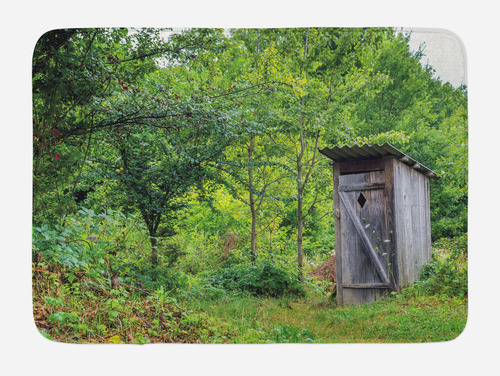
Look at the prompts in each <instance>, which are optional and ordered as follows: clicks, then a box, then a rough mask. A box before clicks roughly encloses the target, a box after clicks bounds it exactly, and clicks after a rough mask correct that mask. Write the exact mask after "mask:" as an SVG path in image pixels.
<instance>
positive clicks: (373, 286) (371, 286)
mask: <svg viewBox="0 0 500 376" xmlns="http://www.w3.org/2000/svg"><path fill="white" fill-rule="evenodd" d="M343 287H344V288H345V289H391V285H390V284H386V283H347V284H344V285H343Z"/></svg>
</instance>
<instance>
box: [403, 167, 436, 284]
mask: <svg viewBox="0 0 500 376" xmlns="http://www.w3.org/2000/svg"><path fill="white" fill-rule="evenodd" d="M429 199H430V198H429V179H428V178H426V177H425V176H424V175H422V174H421V173H419V172H418V171H416V170H414V169H412V168H410V167H408V166H407V165H405V164H404V163H401V162H399V161H397V160H395V163H394V227H395V240H396V245H397V250H396V257H397V269H398V275H399V278H398V279H399V286H400V287H404V286H407V285H408V284H409V283H412V282H414V281H415V280H416V279H418V278H419V277H420V271H421V269H422V265H423V264H425V263H427V262H430V261H431V232H430V208H429Z"/></svg>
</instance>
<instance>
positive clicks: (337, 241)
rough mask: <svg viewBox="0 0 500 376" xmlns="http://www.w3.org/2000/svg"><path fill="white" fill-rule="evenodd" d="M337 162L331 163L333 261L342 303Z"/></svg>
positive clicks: (338, 174) (339, 299) (338, 292)
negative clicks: (333, 232) (333, 227)
mask: <svg viewBox="0 0 500 376" xmlns="http://www.w3.org/2000/svg"><path fill="white" fill-rule="evenodd" d="M339 166H340V165H339V163H335V164H334V165H333V192H334V194H333V206H334V210H335V215H334V226H335V262H336V264H337V265H336V267H337V269H336V272H337V302H338V303H339V304H340V305H342V304H343V297H344V294H343V289H342V281H343V279H342V224H341V220H340V198H339V194H338V187H339V185H340V184H339V178H340V169H339Z"/></svg>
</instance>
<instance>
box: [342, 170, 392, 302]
mask: <svg viewBox="0 0 500 376" xmlns="http://www.w3.org/2000/svg"><path fill="white" fill-rule="evenodd" d="M385 180H386V179H385V173H384V171H371V172H364V173H355V174H348V175H340V176H339V187H338V194H339V203H340V228H341V242H340V247H341V265H340V267H341V276H340V277H341V281H338V282H340V283H339V288H341V289H342V291H339V293H341V294H342V295H341V299H342V301H343V302H344V303H346V304H363V303H367V302H370V301H373V300H377V299H379V298H380V297H381V296H382V295H383V293H384V292H387V291H389V290H390V289H391V288H392V287H393V285H392V283H391V282H392V276H391V273H390V270H391V269H390V268H392V263H391V260H392V258H393V248H394V247H393V240H392V239H391V235H392V234H391V229H390V227H391V223H392V221H391V220H390V218H389V216H388V207H389V205H388V201H387V200H390V199H392V198H391V197H386V193H385V192H386V191H385V190H384V188H385Z"/></svg>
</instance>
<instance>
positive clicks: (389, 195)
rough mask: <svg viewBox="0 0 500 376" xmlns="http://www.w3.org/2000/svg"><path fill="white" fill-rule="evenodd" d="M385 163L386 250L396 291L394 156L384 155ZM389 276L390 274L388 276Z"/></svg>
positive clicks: (397, 273) (397, 279)
mask: <svg viewBox="0 0 500 376" xmlns="http://www.w3.org/2000/svg"><path fill="white" fill-rule="evenodd" d="M384 163H385V176H384V177H385V188H384V197H385V225H386V230H387V239H388V240H389V241H390V242H389V243H388V244H387V245H388V247H387V248H388V249H386V252H388V253H389V261H390V263H391V265H390V267H389V271H388V272H389V274H390V273H391V271H392V278H391V285H392V288H393V289H394V290H396V291H399V286H398V285H399V272H398V263H397V257H396V250H397V242H396V239H397V238H396V236H395V228H394V216H395V215H396V211H395V209H394V164H395V163H396V158H395V157H392V156H391V157H386V158H384ZM389 277H391V276H389Z"/></svg>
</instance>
